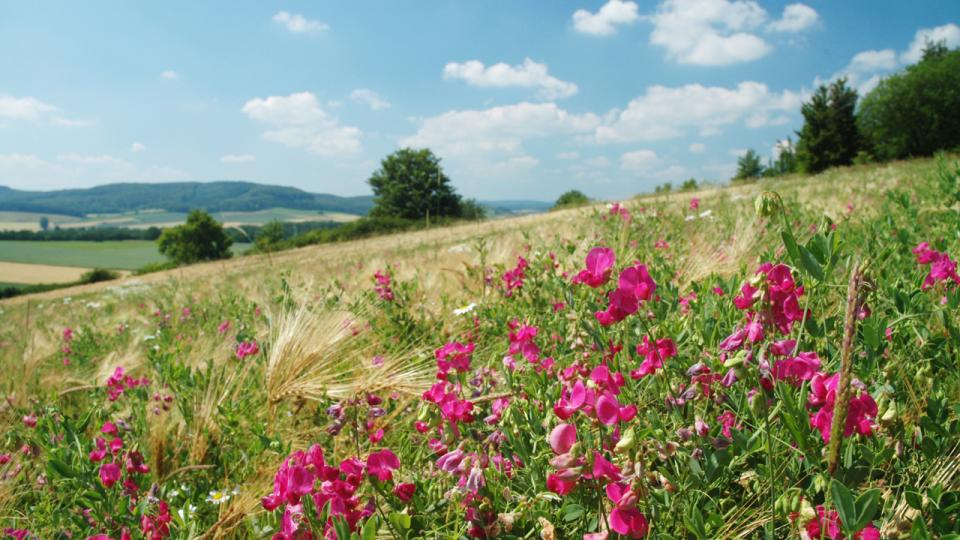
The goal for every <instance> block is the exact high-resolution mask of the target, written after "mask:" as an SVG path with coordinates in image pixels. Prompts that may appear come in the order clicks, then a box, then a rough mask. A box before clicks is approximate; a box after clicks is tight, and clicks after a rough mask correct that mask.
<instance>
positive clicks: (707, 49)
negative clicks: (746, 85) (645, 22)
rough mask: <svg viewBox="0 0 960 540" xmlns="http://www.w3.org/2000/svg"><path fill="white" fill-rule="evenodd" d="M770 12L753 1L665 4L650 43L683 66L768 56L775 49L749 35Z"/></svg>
mask: <svg viewBox="0 0 960 540" xmlns="http://www.w3.org/2000/svg"><path fill="white" fill-rule="evenodd" d="M766 18H767V12H766V11H765V10H764V9H763V8H762V7H760V5H759V4H757V3H756V2H755V1H753V0H732V1H731V0H666V1H665V2H663V3H662V4H660V7H659V8H658V9H657V12H656V13H655V14H654V15H653V17H652V21H653V25H654V28H653V32H651V34H650V43H652V44H654V45H659V46H661V47H664V48H665V49H666V50H667V57H668V58H670V59H672V60H676V61H677V62H679V63H681V64H693V65H701V66H725V65H729V64H735V63H739V62H749V61H752V60H756V59H758V58H761V57H763V56H765V55H766V54H767V53H769V52H770V51H771V50H773V49H772V47H771V46H770V45H769V44H767V42H766V41H764V40H763V39H762V38H760V37H758V36H756V35H754V34H751V33H750V32H749V31H752V30H755V29H758V28H759V27H761V26H762V25H763V23H764V21H765V20H766Z"/></svg>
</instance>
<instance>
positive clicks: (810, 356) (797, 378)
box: [773, 352, 820, 387]
mask: <svg viewBox="0 0 960 540" xmlns="http://www.w3.org/2000/svg"><path fill="white" fill-rule="evenodd" d="M819 370H820V358H819V357H818V356H817V353H814V352H802V353H800V354H799V355H798V356H796V357H793V358H787V359H785V360H777V361H776V362H774V363H773V377H774V378H775V379H777V380H780V381H787V382H789V383H790V384H792V385H794V386H797V387H799V386H800V385H801V384H802V382H803V381H809V380H810V379H812V378H813V376H814V375H816V374H817V372H818V371H819Z"/></svg>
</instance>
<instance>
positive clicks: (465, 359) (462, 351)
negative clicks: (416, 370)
mask: <svg viewBox="0 0 960 540" xmlns="http://www.w3.org/2000/svg"><path fill="white" fill-rule="evenodd" d="M473 349H474V344H473V343H467V344H466V345H464V344H462V343H458V342H456V341H453V342H450V343H447V344H446V345H444V346H443V347H440V348H439V349H437V350H435V351H434V352H433V354H434V356H435V357H436V359H437V370H438V371H439V372H440V373H443V374H446V373H447V372H448V371H450V370H451V369H455V370H457V371H459V372H460V373H466V372H467V371H470V358H471V355H472V354H473Z"/></svg>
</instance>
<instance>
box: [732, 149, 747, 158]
mask: <svg viewBox="0 0 960 540" xmlns="http://www.w3.org/2000/svg"><path fill="white" fill-rule="evenodd" d="M746 153H747V149H746V148H731V149H730V150H727V154H730V157H735V158H738V157H740V156H742V155H744V154H746Z"/></svg>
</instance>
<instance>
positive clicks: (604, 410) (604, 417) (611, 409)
mask: <svg viewBox="0 0 960 540" xmlns="http://www.w3.org/2000/svg"><path fill="white" fill-rule="evenodd" d="M595 408H596V412H597V420H600V422H601V423H603V424H605V425H608V426H612V425H613V424H616V423H617V422H619V421H620V403H619V402H617V398H615V397H614V396H612V395H607V394H604V395H602V396H600V397H599V398H598V399H597V404H596V407H595Z"/></svg>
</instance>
